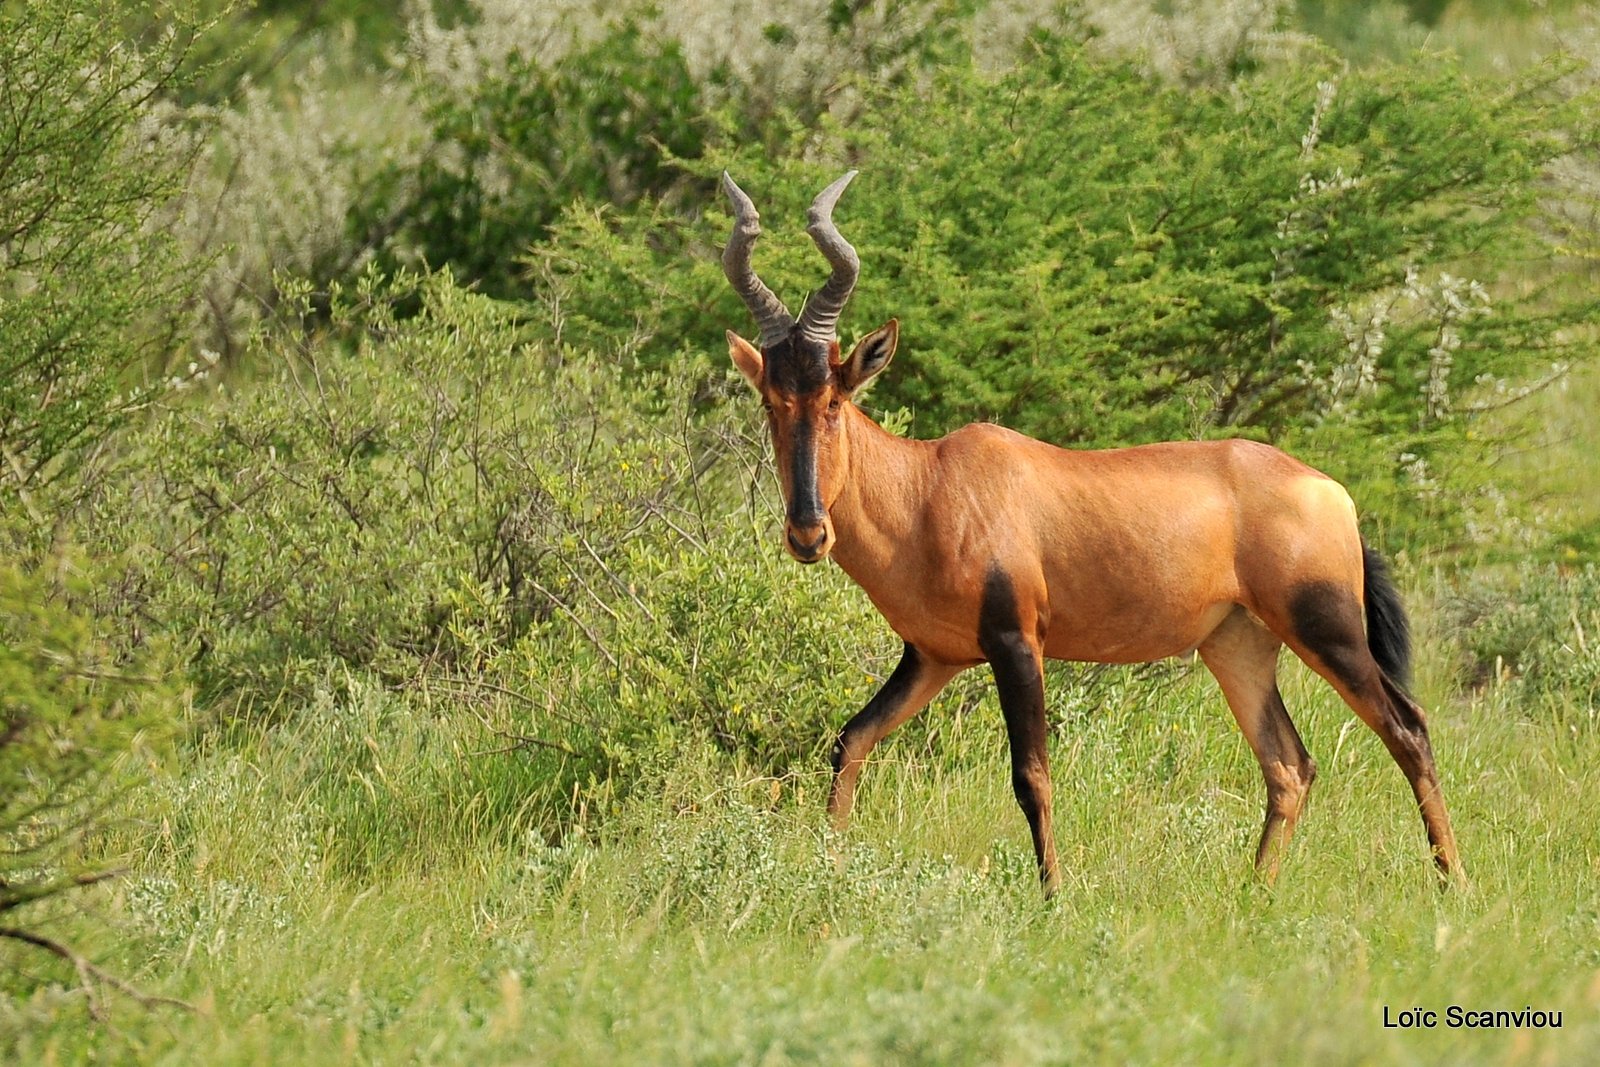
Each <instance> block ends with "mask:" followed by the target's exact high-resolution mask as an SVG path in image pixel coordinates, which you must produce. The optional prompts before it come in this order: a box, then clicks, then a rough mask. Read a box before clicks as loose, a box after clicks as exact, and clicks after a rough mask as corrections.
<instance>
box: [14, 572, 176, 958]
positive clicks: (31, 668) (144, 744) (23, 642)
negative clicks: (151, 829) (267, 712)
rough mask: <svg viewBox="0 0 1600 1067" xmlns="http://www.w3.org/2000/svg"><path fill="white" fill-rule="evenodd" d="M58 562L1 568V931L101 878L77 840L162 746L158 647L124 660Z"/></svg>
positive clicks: (87, 593)
mask: <svg viewBox="0 0 1600 1067" xmlns="http://www.w3.org/2000/svg"><path fill="white" fill-rule="evenodd" d="M94 577H97V576H92V575H90V574H85V573H81V572H80V571H78V570H77V569H76V568H75V567H74V566H73V565H71V564H70V563H68V562H67V561H66V560H65V559H60V560H57V561H56V562H55V563H54V564H53V565H52V566H51V567H50V568H48V569H43V570H27V569H24V568H23V567H20V566H18V565H17V564H16V563H7V564H5V565H4V566H0V927H11V926H12V922H11V920H12V919H13V918H14V916H13V915H12V914H11V913H12V912H14V911H15V912H20V914H22V915H24V916H26V915H27V914H28V912H27V911H26V910H25V909H27V908H28V906H29V905H32V904H35V903H36V902H40V901H43V900H46V899H48V898H50V897H53V896H56V895H57V894H59V893H61V892H63V891H66V890H69V889H72V888H74V887H76V886H80V885H86V884H90V883H92V882H95V881H97V880H99V879H100V878H102V877H104V876H105V874H106V872H105V866H106V865H104V864H96V863H94V862H92V861H85V860H84V859H82V858H81V856H80V855H79V853H78V851H77V846H78V844H79V841H80V839H81V837H82V836H83V835H84V834H85V833H86V832H88V831H91V830H93V829H95V828H98V827H103V826H104V825H105V824H106V823H107V822H108V821H109V820H110V819H112V818H113V817H114V816H112V815H111V814H110V805H111V804H112V802H113V801H115V800H116V799H117V796H118V793H119V792H120V791H121V790H122V789H123V788H124V787H125V786H126V785H127V784H128V783H129V782H130V781H132V780H133V779H135V778H137V777H138V776H139V773H140V772H142V771H144V770H146V769H147V768H148V767H149V766H150V765H151V760H152V754H153V753H154V752H155V751H157V750H158V749H159V747H160V744H161V743H162V742H163V741H166V740H170V737H171V734H172V732H173V726H174V723H175V720H176V719H177V716H176V715H175V713H174V705H175V704H176V702H177V700H178V693H177V688H176V686H175V685H174V684H173V683H172V682H171V681H169V680H168V679H167V678H166V677H164V675H165V674H166V672H167V671H169V670H170V669H171V663H170V661H169V659H168V657H167V656H166V655H165V654H164V652H163V651H162V646H161V645H160V644H152V645H150V646H147V647H145V648H143V649H140V650H129V649H128V648H127V642H126V641H125V640H123V639H120V637H119V635H118V634H117V633H116V632H115V629H114V628H113V627H112V626H110V625H109V624H108V623H107V622H106V620H104V619H101V618H99V617H97V615H96V613H95V612H94V610H93V598H92V596H91V592H92V589H93V578H94Z"/></svg>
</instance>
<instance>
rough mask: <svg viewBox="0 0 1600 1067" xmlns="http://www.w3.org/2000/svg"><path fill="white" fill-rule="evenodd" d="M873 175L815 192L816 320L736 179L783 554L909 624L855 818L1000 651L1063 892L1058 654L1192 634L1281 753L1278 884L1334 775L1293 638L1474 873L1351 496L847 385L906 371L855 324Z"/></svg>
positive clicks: (1270, 854) (1009, 708)
mask: <svg viewBox="0 0 1600 1067" xmlns="http://www.w3.org/2000/svg"><path fill="white" fill-rule="evenodd" d="M852 177H854V172H852V173H850V174H846V175H845V176H844V177H843V178H841V179H840V180H839V181H837V182H834V183H833V184H832V185H830V186H829V187H828V188H827V189H825V190H823V192H822V194H821V195H820V196H818V197H817V199H816V201H815V203H813V204H812V205H811V213H810V226H809V230H810V233H811V236H812V238H813V239H814V240H815V241H816V243H817V247H818V248H820V249H821V250H822V254H823V255H824V256H825V257H827V259H828V262H829V263H831V264H832V265H833V274H832V276H831V277H830V278H829V279H828V283H827V284H826V285H825V286H823V288H822V289H821V290H820V291H819V292H818V293H817V294H816V295H815V296H813V297H812V298H811V300H810V301H809V302H807V304H806V306H805V310H804V311H803V312H802V313H801V315H800V319H799V321H798V322H797V321H795V320H794V318H793V317H792V316H790V314H789V312H788V309H787V308H785V307H784V306H783V302H782V301H781V300H779V299H778V298H777V297H776V296H774V295H773V293H772V290H770V289H768V288H767V287H766V286H765V285H764V284H762V282H761V279H760V278H758V277H756V274H755V271H754V270H752V269H751V267H750V249H751V246H752V244H753V243H754V242H755V239H756V237H757V235H759V234H760V232H761V227H760V224H759V221H758V219H757V216H756V211H755V208H754V206H752V205H751V203H750V199H749V198H748V197H747V196H745V195H744V193H743V192H741V191H740V189H739V187H738V186H737V185H735V184H734V183H733V181H732V179H730V178H729V177H728V176H727V175H726V174H724V175H723V189H724V190H725V191H726V193H727V194H728V198H729V199H730V200H731V201H732V202H733V209H734V230H733V236H732V238H731V239H730V240H729V241H728V247H727V250H726V252H725V253H724V254H723V257H722V263H723V268H724V270H725V271H726V272H727V275H728V280H729V281H730V282H732V283H733V287H734V288H735V289H736V290H737V291H738V293H739V295H740V296H741V297H743V298H744V302H745V304H746V305H747V306H748V307H749V308H750V310H751V312H752V313H753V314H754V315H755V317H756V322H757V323H758V324H759V326H760V329H761V335H760V337H761V340H760V345H759V347H758V346H756V345H752V344H750V343H749V342H748V341H745V340H743V339H741V338H739V337H737V336H735V335H734V334H733V333H731V332H730V333H729V334H728V348H729V353H730V355H731V356H732V357H733V362H734V364H735V365H736V366H737V367H738V368H739V370H740V371H741V372H742V373H743V374H744V376H745V377H746V378H747V379H749V381H750V384H751V385H752V386H754V387H755V389H756V391H757V392H758V393H759V394H760V395H761V398H762V402H763V403H764V404H765V406H766V410H767V421H768V425H769V426H770V428H771V430H772V443H773V450H774V452H775V453H776V455H777V460H778V472H779V479H780V481H781V482H782V485H783V497H784V504H785V509H786V515H785V522H784V541H785V542H786V547H787V548H788V550H789V553H790V554H791V555H793V556H794V557H795V558H796V559H798V560H800V561H801V562H803V563H815V562H817V561H818V560H820V559H822V558H823V557H824V556H829V555H831V556H832V558H833V559H834V561H835V562H837V563H838V564H839V566H840V567H841V568H843V569H844V571H845V573H846V574H848V575H849V576H850V577H851V578H852V579H854V580H855V581H856V583H857V584H859V585H860V586H861V587H862V589H864V590H865V591H866V593H867V595H868V596H869V597H870V598H871V599H872V602H873V604H874V605H876V606H877V608H878V610H879V611H881V612H882V613H883V615H884V617H885V619H887V620H888V622H889V625H890V626H892V627H893V628H894V630H895V632H896V633H897V634H899V635H900V637H901V638H902V639H903V640H904V641H905V652H904V655H903V656H902V658H901V660H900V665H899V666H898V667H896V668H895V670H894V673H893V674H891V675H890V677H889V679H888V680H887V681H886V682H885V683H884V686H883V688H882V689H881V690H880V691H879V692H878V694H877V695H876V696H874V697H873V698H872V700H871V701H869V702H868V704H867V706H866V707H865V708H863V709H862V710H861V711H860V712H859V713H857V714H856V715H855V716H854V717H852V718H851V719H850V721H849V722H847V723H846V724H845V726H844V729H843V730H841V731H840V733H839V739H838V742H837V743H836V744H835V745H834V750H833V769H834V776H833V785H832V788H831V789H830V790H829V793H828V810H829V812H830V813H831V814H832V816H833V818H834V821H835V824H836V825H838V826H839V827H840V828H842V827H843V826H844V823H845V821H846V820H847V818H848V816H849V813H850V808H851V805H852V804H853V803H854V799H855V787H856V778H857V776H858V775H859V774H860V773H861V766H862V764H863V762H864V761H865V760H866V757H867V754H868V753H870V752H871V751H872V749H873V747H874V746H876V745H877V744H878V743H879V742H880V741H882V740H883V739H884V737H886V736H887V735H888V734H889V733H890V732H891V731H892V730H894V729H895V727H897V726H899V725H900V724H901V723H903V722H905V721H906V719H908V718H910V717H911V716H912V715H915V714H916V713H917V712H918V711H920V710H921V709H922V708H923V707H924V706H926V705H927V703H928V701H929V700H931V699H933V697H934V696H935V695H936V694H937V693H938V692H939V691H940V690H941V689H942V688H944V686H945V685H946V683H948V682H949V681H950V680H951V679H952V678H954V677H955V676H956V675H957V674H959V673H960V672H961V671H963V670H966V669H967V668H968V667H972V666H975V665H977V664H980V663H988V664H989V665H990V666H991V668H992V669H993V670H994V677H995V684H996V687H997V688H998V689H999V692H1000V709H1001V712H1002V713H1003V714H1004V717H1005V723H1006V733H1007V736H1008V738H1009V740H1010V743H1011V783H1012V788H1013V790H1014V792H1015V794H1016V797H1017V802H1018V804H1019V805H1020V806H1021V807H1022V810H1023V812H1024V814H1026V816H1027V818H1028V825H1029V829H1030V831H1031V832H1032V836H1033V847H1034V854H1035V857H1036V858H1037V859H1038V862H1039V876H1040V878H1041V880H1042V881H1043V883H1044V888H1045V891H1046V893H1049V892H1051V891H1053V890H1054V889H1055V888H1056V887H1057V886H1058V885H1059V884H1060V878H1061V876H1060V870H1059V866H1058V863H1057V859H1056V848H1055V841H1054V836H1053V834H1052V831H1051V784H1050V763H1049V755H1048V751H1047V749H1048V745H1047V743H1046V742H1047V740H1048V737H1049V729H1048V725H1047V720H1046V717H1045V702H1044V677H1043V663H1044V660H1045V659H1064V660H1077V661H1081V662H1093V663H1138V662H1146V661H1149V660H1155V659H1161V658H1164V657H1167V656H1173V655H1179V654H1182V653H1187V652H1192V651H1195V652H1198V653H1199V655H1200V658H1201V660H1202V661H1203V662H1204V663H1205V665H1206V667H1207V668H1208V669H1209V670H1210V671H1211V673H1212V674H1213V675H1215V676H1216V679H1217V682H1218V683H1219V684H1220V685H1221V687H1222V692H1223V696H1224V697H1225V698H1226V699H1227V702H1228V706H1229V708H1230V709H1231V710H1232V711H1233V714H1234V718H1235V720H1236V721H1237V722H1238V724H1239V729H1240V731H1241V732H1242V733H1243V734H1244V737H1245V740H1246V741H1247V742H1249V744H1250V748H1251V750H1252V751H1253V752H1254V753H1255V755H1256V759H1257V761H1258V762H1259V763H1260V765H1261V772H1262V776H1263V778H1264V779H1265V782H1266V787H1267V812H1266V817H1265V820H1264V821H1263V824H1262V829H1261V842H1260V844H1259V845H1258V846H1257V849H1256V865H1257V867H1258V868H1260V869H1261V870H1262V872H1263V873H1264V874H1265V875H1266V877H1267V878H1268V879H1269V880H1270V879H1271V878H1272V876H1273V875H1274V874H1275V873H1276V871H1277V869H1278V862H1279V859H1280V857H1281V856H1282V854H1283V851H1284V850H1285V849H1286V848H1287V847H1288V843H1289V838H1290V835H1291V834H1292V833H1293V832H1294V828H1295V824H1296V823H1297V822H1298V821H1299V818H1300V814H1301V812H1302V810H1303V809H1304V806H1305V800H1306V796H1307V794H1308V793H1309V792H1310V789H1311V782H1312V779H1313V778H1314V777H1315V776H1316V764H1315V763H1314V762H1313V761H1312V759H1311V756H1310V754H1309V753H1308V752H1307V751H1306V748H1305V745H1304V744H1303V743H1302V742H1301V739H1300V735H1299V733H1298V732H1297V731H1296V730H1295V726H1294V723H1293V722H1292V721H1291V720H1290V718H1289V713H1288V710H1287V709H1286V708H1285V707H1284V703H1283V698H1282V695H1281V694H1280V693H1279V691H1278V684H1277V664H1278V654H1279V651H1280V650H1281V649H1282V648H1283V646H1285V645H1287V646H1288V647H1289V648H1290V649H1291V650H1293V651H1294V653H1295V655H1297V656H1299V657H1300V658H1301V659H1302V660H1304V661H1305V662H1306V663H1307V664H1308V665H1309V666H1310V667H1311V669H1312V670H1314V671H1316V672H1317V673H1318V674H1320V675H1321V676H1322V677H1323V678H1324V679H1326V680H1327V681H1328V682H1329V684H1331V685H1332V686H1333V687H1334V689H1335V690H1337V691H1338V693H1339V695H1340V696H1341V697H1342V698H1343V699H1344V701H1345V703H1347V704H1348V705H1350V707H1351V709H1352V710H1354V711H1355V713H1356V714H1357V715H1358V716H1359V717H1360V718H1361V720H1362V721H1363V722H1365V723H1366V724H1367V725H1368V726H1370V727H1371V728H1372V729H1373V731H1374V732H1376V733H1377V734H1378V736H1379V737H1380V738H1381V739H1382V740H1383V743H1384V745H1385V747H1387V748H1388V750H1389V753H1390V755H1392V756H1393V757H1394V759H1395V762H1397V763H1398V764H1399V765H1400V768H1401V770H1402V771H1403V772H1404V773H1405V776H1406V778H1407V780H1408V781H1409V782H1410V784H1411V789H1412V793H1413V795H1414V796H1415V797H1416V800H1417V805H1418V808H1419V810H1420V811H1421V814H1422V821H1423V825H1424V827H1425V828H1426V829H1427V833H1428V839H1429V842H1430V843H1431V845H1432V847H1433V855H1434V860H1435V862H1436V863H1437V865H1438V867H1439V869H1440V870H1441V871H1444V872H1446V873H1447V874H1448V873H1456V872H1459V869H1460V859H1459V857H1458V856H1457V853H1456V843H1455V834H1454V832H1453V830H1452V829H1451V826H1450V817H1449V815H1448V813H1447V812H1446V811H1445V806H1444V796H1443V793H1442V792H1441V790H1440V787H1439V775H1438V770H1437V768H1436V766H1435V764H1434V758H1433V749H1432V746H1431V742H1430V741H1429V738H1428V725H1427V717H1426V715H1425V714H1424V713H1423V710H1422V708H1421V707H1420V706H1418V704H1417V703H1416V701H1415V700H1414V699H1413V698H1412V697H1411V696H1410V695H1409V694H1408V693H1407V692H1406V691H1405V688H1404V685H1405V681H1406V673H1407V669H1408V667H1409V659H1410V643H1409V634H1408V629H1407V623H1406V618H1405V612H1404V610H1403V609H1402V607H1401V604H1400V599H1399V597H1398V595H1397V594H1396V592H1395V588H1394V585H1393V583H1392V582H1390V581H1389V579H1388V577H1387V575H1386V573H1385V570H1384V565H1383V561H1382V559H1381V558H1380V557H1379V556H1378V555H1377V553H1375V552H1373V551H1372V550H1371V549H1370V548H1368V547H1367V546H1366V545H1365V544H1364V543H1363V542H1362V539H1361V534H1360V531H1359V529H1358V527H1357V525H1356V512H1355V505H1354V504H1353V503H1352V502H1351V500H1350V495H1349V494H1348V493H1347V492H1346V491H1345V490H1344V488H1343V487H1342V486H1340V485H1339V484H1338V483H1337V482H1335V481H1333V480H1332V479H1331V478H1329V477H1327V476H1326V475H1324V474H1322V473H1320V472H1319V471H1315V470H1313V469H1311V468H1310V467H1308V466H1306V465H1305V464H1303V463H1300V462H1299V461H1297V460H1295V459H1293V458H1291V457H1289V456H1287V455H1285V454H1283V453H1282V452H1280V451H1278V450H1277V449H1275V448H1270V447H1268V446H1266V445H1261V444H1257V443H1255V442H1250V441H1189V442H1177V443H1168V444H1155V445H1143V446H1140V447H1136V448H1122V449H1108V450H1105V451H1100V452H1087V451H1069V450H1066V449H1061V448H1056V447H1054V446H1052V445H1048V444H1045V443H1044V442H1042V441H1035V440H1032V439H1031V438H1027V437H1024V436H1022V435H1021V434H1018V433H1013V432H1011V431H1010V430H1006V429H1003V428H1001V427H999V426H990V425H983V424H979V425H972V426H964V427H962V428H961V429H959V430H956V431H955V432H953V433H951V434H949V435H947V436H945V437H944V438H941V439H940V440H938V441H913V440H906V439H904V438H899V437H895V436H893V435H892V434H889V433H887V432H885V431H884V430H883V429H882V428H881V427H879V426H877V425H876V424H875V423H874V422H873V421H872V420H871V419H870V418H868V417H867V416H866V414H865V413H864V412H862V411H861V410H860V409H859V408H857V407H856V406H855V405H854V404H853V403H851V397H852V396H854V395H855V394H856V392H857V391H858V390H859V389H860V388H861V387H862V386H863V385H865V384H866V383H867V382H868V381H869V380H871V378H872V377H873V375H875V374H877V373H878V372H880V371H881V370H883V368H884V367H885V366H886V365H887V364H888V362H889V358H890V357H891V356H892V355H893V354H894V349H895V342H896V341H897V339H898V337H899V326H898V325H897V324H896V322H895V321H893V320H890V321H889V322H888V323H887V324H886V325H884V326H882V327H880V328H879V329H877V330H875V331H874V332H872V333H870V334H868V335H867V336H866V338H864V339H863V340H862V341H861V343H860V344H858V345H857V346H856V347H855V350H854V351H853V352H851V354H850V356H849V358H847V359H845V358H841V357H840V352H839V342H838V339H837V337H838V334H837V326H838V322H839V315H840V313H841V312H842V311H843V310H844V305H845V302H846V301H847V300H848V299H849V297H850V291H851V289H852V288H854V286H855V282H856V275H857V273H858V272H859V269H860V266H859V260H858V259H857V258H856V253H855V249H853V248H851V247H850V244H849V242H847V241H845V239H844V238H843V237H842V236H840V234H839V231H838V230H837V229H836V228H835V227H834V225H833V207H834V204H835V202H837V200H838V199H839V194H840V193H842V192H843V191H844V187H845V185H847V184H848V183H849V181H850V179H851V178H852Z"/></svg>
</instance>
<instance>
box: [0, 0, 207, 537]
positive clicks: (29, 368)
mask: <svg viewBox="0 0 1600 1067" xmlns="http://www.w3.org/2000/svg"><path fill="white" fill-rule="evenodd" d="M193 32H194V30H193V28H192V27H190V26H180V27H178V28H175V29H172V30H169V31H167V32H164V33H162V34H159V35H155V36H154V37H153V39H152V40H151V41H150V42H149V44H148V46H147V47H136V46H134V45H133V44H131V43H130V42H127V41H124V40H123V39H122V35H121V33H120V32H119V29H118V27H117V24H116V16H115V12H107V11H105V10H104V8H103V5H101V4H98V3H92V2H88V0H64V2H62V3H59V4H43V5H38V4H23V5H16V4H7V5H5V6H3V7H0V93H3V95H4V101H5V102H4V105H3V106H0V507H3V508H6V509H9V508H11V507H12V506H14V503H15V499H16V495H17V494H19V493H20V494H21V495H23V496H24V497H26V496H27V495H28V493H29V492H30V490H37V489H38V488H39V487H41V486H42V485H44V484H45V483H48V482H49V481H51V480H52V479H54V478H56V477H58V476H59V475H60V473H61V471H62V470H63V468H64V467H66V466H68V465H69V461H70V460H71V459H72V458H73V457H74V456H76V455H78V454H80V453H81V451H82V450H83V449H84V448H85V447H86V446H88V445H91V444H94V443H95V442H97V441H98V440H100V439H101V438H102V437H103V436H104V435H105V434H106V433H107V432H108V431H109V430H110V429H111V428H112V427H113V426H115V425H116V424H117V422H118V421H119V420H120V419H121V418H123V417H124V416H126V415H127V414H128V413H129V412H130V411H131V410H134V409H136V408H137V407H138V406H139V405H140V403H141V402H142V401H143V399H144V398H145V395H146V394H145V393H144V392H143V391H142V389H141V388H140V386H141V385H142V382H141V379H140V378H139V377H138V376H137V375H135V374H133V373H131V372H132V371H135V370H138V369H140V367H141V362H142V360H143V359H145V358H146V357H148V356H150V355H151V354H152V353H154V354H155V355H156V356H157V357H164V356H165V355H166V353H165V352H164V351H163V350H162V349H161V348H160V343H161V342H164V341H165V340H166V337H165V336H164V335H163V334H162V333H161V329H162V328H163V327H166V326H169V325H170V324H171V321H172V319H173V317H174V316H175V313H176V311H177V308H178V306H179V302H180V300H181V299H182V287H183V285H184V283H185V280H186V276H187V271H186V269H185V268H184V265H183V264H182V263H181V262H180V261H179V259H178V256H177V249H176V247H175V245H174V242H173V241H172V239H171V236H170V234H169V233H167V232H166V231H165V230H164V229H163V228H162V227H161V225H160V222H161V212H162V210H163V209H164V208H165V207H166V205H167V204H168V203H169V202H170V201H171V200H172V198H173V197H174V196H175V194H176V193H177V191H178V189H179V187H180V184H181V181H182V178H183V173H184V171H183V163H184V160H183V157H182V154H181V151H182V141H181V139H178V138H175V137H173V136H172V135H171V133H170V131H168V130H167V129H165V128H164V127H163V126H162V125H161V124H159V123H156V122H153V121H152V120H151V109H150V107H149V100H150V98H151V97H152V96H155V95H156V94H159V93H161V92H164V91H168V90H170V89H172V88H173V87H174V86H175V85H177V84H179V83H180V82H181V81H182V79H183V76H182V75H181V74H180V71H181V68H182V65H183V62H184V57H185V53H186V49H187V47H188V42H189V39H190V36H191V35H192V34H193ZM41 507H42V505H41ZM34 521H35V522H41V523H42V521H43V519H42V517H41V516H40V515H39V514H38V513H37V510H36V513H35V516H34Z"/></svg>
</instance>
